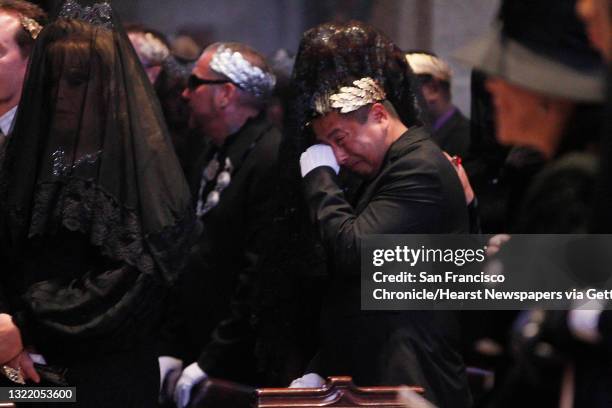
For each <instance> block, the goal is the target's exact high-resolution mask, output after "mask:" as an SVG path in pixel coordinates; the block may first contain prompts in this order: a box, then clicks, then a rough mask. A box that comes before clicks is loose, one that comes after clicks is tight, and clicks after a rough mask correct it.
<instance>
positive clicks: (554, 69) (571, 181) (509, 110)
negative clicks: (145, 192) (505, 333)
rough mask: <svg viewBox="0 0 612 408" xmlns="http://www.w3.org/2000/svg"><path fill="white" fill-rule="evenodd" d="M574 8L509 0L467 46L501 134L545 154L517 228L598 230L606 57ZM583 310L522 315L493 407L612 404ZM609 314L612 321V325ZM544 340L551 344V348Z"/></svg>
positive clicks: (605, 366)
mask: <svg viewBox="0 0 612 408" xmlns="http://www.w3.org/2000/svg"><path fill="white" fill-rule="evenodd" d="M575 7H576V2H575V1H574V0H563V1H557V2H555V4H554V5H552V4H551V3H550V2H547V1H518V0H508V1H503V2H502V6H501V10H500V13H499V20H500V21H499V22H500V24H499V26H498V27H497V28H495V29H494V30H493V31H492V32H491V33H489V34H488V35H486V36H484V37H482V38H480V39H479V40H477V41H475V42H474V43H472V44H471V45H469V46H468V47H466V48H464V49H463V50H462V51H460V52H459V53H458V55H459V56H460V57H461V58H462V59H464V60H465V61H467V62H470V63H471V64H472V65H473V66H474V67H475V68H477V69H479V70H482V71H484V72H485V73H487V75H488V76H489V79H488V80H487V88H488V90H489V91H490V92H491V94H492V98H493V102H494V106H495V119H496V128H497V132H496V134H497V137H498V139H499V140H500V142H502V143H504V144H508V145H514V146H526V147H529V148H531V149H534V150H535V151H537V152H538V153H539V154H540V155H541V156H542V158H543V160H544V166H543V167H542V169H541V170H539V171H538V172H537V173H536V174H535V175H534V177H533V179H532V181H531V182H530V183H529V185H528V186H527V188H526V189H525V193H524V196H523V197H522V200H521V204H520V206H519V208H518V210H517V215H516V217H515V219H516V223H515V224H514V225H512V226H511V227H512V230H513V231H514V232H517V233H587V232H589V231H590V224H591V220H592V216H593V208H594V199H595V198H596V195H595V191H596V180H597V177H598V162H599V160H598V159H599V156H598V148H599V145H600V139H601V137H600V135H601V132H602V125H603V101H604V98H605V81H604V66H603V63H602V58H601V55H600V54H598V53H597V52H596V51H595V50H594V49H593V48H592V47H591V46H590V44H589V42H588V38H587V33H586V30H585V27H584V25H583V24H582V22H581V21H579V20H578V18H577V15H576V12H575ZM608 182H609V180H608ZM502 250H503V248H502ZM583 265H584V264H583ZM580 269H582V268H580ZM584 269H589V268H584ZM580 272H582V273H584V272H585V271H584V270H581V271H580ZM586 272H589V271H586ZM586 306H587V309H593V308H594V306H593V305H586ZM572 307H573V306H571V305H570V309H571V308H572ZM595 308H597V307H595ZM574 312H575V310H571V311H570V312H569V313H568V311H542V310H532V311H526V312H523V313H521V314H520V315H519V317H518V319H517V321H516V322H515V333H514V337H513V340H514V343H513V350H514V351H515V356H514V357H515V359H514V361H513V366H512V367H511V369H510V371H509V375H508V376H507V378H505V381H503V382H502V383H501V386H500V388H499V390H498V393H497V395H496V396H495V398H494V401H493V406H495V407H505V406H516V405H518V404H526V405H537V406H542V407H559V406H562V407H567V406H574V407H600V406H601V407H604V406H605V407H607V406H610V402H611V401H612V398H611V394H610V383H611V381H612V374H611V372H610V369H609V368H610V366H611V365H610V362H611V359H610V353H609V343H600V344H597V345H592V344H587V342H584V341H583V340H582V339H588V338H589V337H590V339H591V340H593V339H594V336H592V334H593V330H588V329H589V327H590V328H591V329H592V328H593V320H590V319H588V318H587V319H584V320H582V321H580V320H579V319H578V320H577V319H574V318H573V316H576V315H577V314H576V313H574ZM578 315H582V316H583V317H584V316H585V314H582V313H578ZM609 320H610V319H609V318H608V319H606V322H605V323H604V326H605V327H610V323H609ZM527 325H530V327H531V328H532V329H534V328H535V331H534V333H537V334H536V335H534V336H531V335H529V334H528V332H527V331H525V330H524V328H525V327H527ZM600 325H601V322H600ZM585 329H586V330H585ZM580 331H583V333H582V334H578V333H579V332H580ZM542 347H547V348H548V351H547V352H546V353H542V352H541V350H542ZM531 390H532V391H531Z"/></svg>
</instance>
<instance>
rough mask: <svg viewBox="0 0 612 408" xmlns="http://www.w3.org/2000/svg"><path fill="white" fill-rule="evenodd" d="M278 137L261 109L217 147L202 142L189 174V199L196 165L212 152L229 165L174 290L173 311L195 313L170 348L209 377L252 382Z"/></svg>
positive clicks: (198, 172) (196, 183)
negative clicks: (257, 288)
mask: <svg viewBox="0 0 612 408" xmlns="http://www.w3.org/2000/svg"><path fill="white" fill-rule="evenodd" d="M280 140H281V136H280V133H279V132H278V130H276V129H275V128H274V127H273V126H272V125H270V124H269V123H268V122H267V121H266V120H265V119H263V117H261V116H259V117H257V118H254V119H250V120H249V121H248V122H247V123H246V124H245V125H244V126H243V127H242V128H241V129H240V130H239V131H238V132H237V133H236V134H234V135H231V136H229V137H228V139H227V141H226V143H225V144H224V145H223V146H222V147H221V148H220V149H218V148H217V147H215V146H213V145H209V146H208V148H207V149H205V150H204V152H203V153H202V154H201V156H200V160H199V161H198V165H197V166H196V167H195V172H194V174H193V175H192V177H191V178H190V185H191V188H192V192H193V193H194V199H195V200H196V201H197V199H198V195H199V193H200V192H199V189H200V181H201V177H202V174H203V170H204V169H205V168H206V167H207V165H208V163H209V161H210V160H211V159H212V158H213V157H214V154H215V153H217V154H218V157H227V158H229V159H230V161H231V163H232V166H233V168H234V171H233V172H232V174H231V182H230V184H229V186H228V187H227V188H225V189H224V190H223V191H222V192H221V196H220V201H219V204H218V205H217V206H215V207H214V208H212V209H211V210H210V211H209V212H207V213H206V214H204V215H203V216H202V217H201V221H202V224H203V232H202V235H201V237H200V240H199V242H198V245H197V247H196V248H195V249H194V250H193V251H192V256H191V260H190V263H189V268H188V272H187V274H186V276H185V279H184V281H183V282H182V283H181V295H180V298H181V305H180V309H181V312H180V313H182V314H184V313H187V312H192V313H195V315H193V316H189V317H188V318H187V319H186V322H184V325H185V327H184V329H182V330H180V331H179V333H177V334H178V335H179V336H180V337H181V341H182V342H183V343H184V344H183V345H182V350H180V349H176V350H174V351H173V352H174V354H177V353H178V354H182V355H183V356H184V357H185V358H186V359H187V361H193V360H194V359H197V361H198V363H199V365H200V367H201V368H202V370H204V371H205V372H206V373H207V374H208V375H210V376H213V377H221V378H225V379H229V380H234V381H244V382H253V371H254V370H253V364H252V363H253V341H254V338H253V328H252V325H251V322H250V320H251V313H252V312H251V304H250V302H251V296H252V294H253V285H254V282H253V281H254V279H255V271H256V267H257V264H258V262H259V258H260V255H261V254H262V251H263V248H264V246H265V245H267V243H268V241H269V235H267V234H268V233H269V230H268V228H269V227H270V224H271V221H272V213H273V211H274V210H275V207H274V205H275V203H274V197H275V196H274V193H275V191H276V187H277V179H278V174H277V172H278V169H277V159H278V150H279V145H280ZM221 160H222V161H224V159H221ZM206 193H207V191H205V192H204V194H203V195H204V197H203V199H204V200H206ZM201 311H205V312H203V313H202V312H201ZM169 351H172V350H169Z"/></svg>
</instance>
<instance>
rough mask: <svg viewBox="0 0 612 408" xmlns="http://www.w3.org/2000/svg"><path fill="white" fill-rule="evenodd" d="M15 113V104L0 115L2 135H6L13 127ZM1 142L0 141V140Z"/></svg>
mask: <svg viewBox="0 0 612 408" xmlns="http://www.w3.org/2000/svg"><path fill="white" fill-rule="evenodd" d="M16 113H17V106H15V107H13V109H11V110H9V111H8V112H6V113H5V114H4V115H2V116H0V130H2V134H3V135H4V136H8V135H9V134H10V133H11V130H12V129H13V122H14V120H15V114H16ZM0 143H1V142H0Z"/></svg>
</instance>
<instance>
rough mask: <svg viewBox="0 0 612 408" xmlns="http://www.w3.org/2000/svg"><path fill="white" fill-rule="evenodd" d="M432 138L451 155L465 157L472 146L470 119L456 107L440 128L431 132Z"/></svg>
mask: <svg viewBox="0 0 612 408" xmlns="http://www.w3.org/2000/svg"><path fill="white" fill-rule="evenodd" d="M431 138H432V139H433V141H434V142H436V144H437V145H438V146H439V147H440V149H442V150H444V151H445V152H446V153H448V154H449V155H451V156H459V157H465V156H466V155H467V153H468V151H469V148H470V121H469V119H468V118H466V117H465V116H464V115H463V113H461V111H460V110H459V109H455V112H454V113H453V114H452V116H451V117H450V118H448V120H446V121H445V122H444V123H443V124H442V126H440V128H438V129H436V130H434V131H432V132H431Z"/></svg>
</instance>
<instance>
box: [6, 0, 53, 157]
mask: <svg viewBox="0 0 612 408" xmlns="http://www.w3.org/2000/svg"><path fill="white" fill-rule="evenodd" d="M46 19H47V16H46V14H45V12H44V11H42V10H41V9H40V8H39V7H38V6H36V5H34V4H32V3H29V2H27V1H24V0H0V150H2V146H3V145H4V144H5V143H6V138H7V137H8V136H9V135H10V134H11V131H12V129H13V123H14V118H15V114H16V112H17V105H18V104H19V99H20V98H21V89H22V87H23V81H24V78H25V74H26V69H27V67H28V61H29V58H30V53H31V52H32V48H33V45H34V41H35V40H36V38H37V37H38V34H40V32H41V30H42V28H43V26H44V24H45V23H46ZM1 156H2V154H1V153H0V163H1V160H2V158H1Z"/></svg>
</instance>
